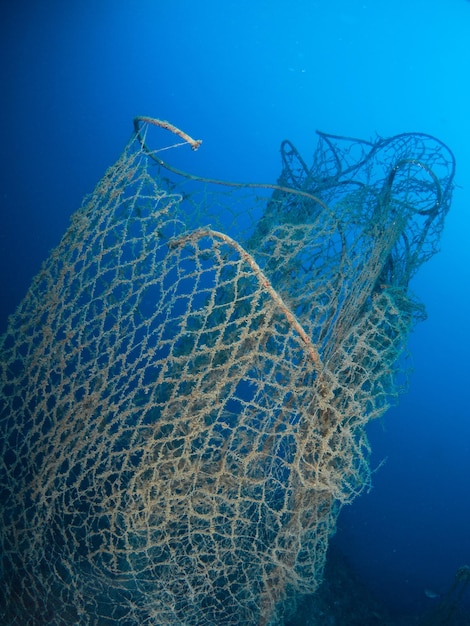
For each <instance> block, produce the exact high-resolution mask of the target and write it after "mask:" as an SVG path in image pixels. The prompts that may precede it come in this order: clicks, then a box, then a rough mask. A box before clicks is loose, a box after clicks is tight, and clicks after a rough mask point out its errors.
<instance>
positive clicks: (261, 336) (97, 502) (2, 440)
mask: <svg viewBox="0 0 470 626" xmlns="http://www.w3.org/2000/svg"><path fill="white" fill-rule="evenodd" d="M162 126H163V127H164V128H166V129H167V130H172V131H174V132H177V133H178V134H179V135H180V136H181V137H182V139H183V140H184V141H185V142H188V143H189V144H190V145H191V146H192V147H193V148H197V147H198V145H199V142H194V141H193V140H192V139H191V138H190V137H188V136H187V135H185V134H184V133H181V131H178V130H177V129H175V128H174V127H172V126H171V125H170V124H168V123H162V122H158V121H156V120H150V119H147V118H138V119H136V122H135V127H136V128H135V133H134V134H133V137H132V138H131V141H130V142H129V144H128V146H127V147H126V149H125V150H124V153H123V154H122V156H121V157H120V158H119V160H118V161H117V162H116V164H115V165H113V166H112V167H111V168H110V169H109V170H108V171H107V172H106V174H105V175H104V177H103V179H102V180H101V181H100V182H99V184H98V186H97V188H96V190H95V191H94V193H93V194H92V195H91V196H90V197H89V198H87V199H86V201H85V202H84V204H83V206H82V208H81V209H79V210H78V211H77V212H76V213H75V214H74V215H73V217H72V223H71V225H70V227H69V229H68V230H67V232H66V233H65V235H64V237H63V239H62V241H61V242H60V244H59V246H58V247H57V248H56V249H55V250H54V251H53V252H52V253H51V255H50V257H49V259H48V260H47V261H46V262H45V264H44V265H43V267H42V269H41V271H40V273H39V274H38V275H37V276H36V278H35V279H34V281H33V284H32V286H31V288H30V289H29V291H28V293H27V295H26V297H25V299H24V300H23V302H22V303H21V305H20V306H19V308H18V309H17V311H16V313H15V314H14V315H13V316H12V317H11V318H10V320H9V326H8V330H7V332H6V334H5V335H4V336H3V338H2V339H1V344H0V350H1V364H0V377H1V391H0V403H1V404H0V411H1V413H0V417H1V422H0V424H1V428H0V446H1V447H2V456H1V459H2V460H1V462H0V476H1V481H0V485H1V491H2V493H1V502H2V511H1V518H0V522H1V534H0V537H1V548H2V563H1V571H0V573H1V581H0V598H1V609H0V616H1V621H2V623H3V624H21V625H23V626H24V625H26V624H31V625H32V624H34V625H40V624H54V625H65V624H73V625H75V624H82V625H85V624H96V625H111V624H119V625H120V626H131V625H139V626H141V625H145V624H152V625H161V624H184V625H195V624H200V625H208V626H210V625H217V626H220V625H223V626H226V625H227V626H228V625H245V624H271V623H279V622H281V621H282V619H283V616H284V615H285V614H286V611H287V610H289V608H291V607H292V606H294V604H295V598H296V597H299V595H301V594H304V593H310V592H313V591H315V589H316V588H317V586H318V584H319V583H320V582H321V578H322V572H323V566H324V563H325V558H326V549H327V545H328V538H329V536H330V535H331V534H332V532H334V528H335V521H336V518H337V515H338V513H339V510H340V508H341V505H342V504H343V503H345V502H350V501H351V500H352V499H353V498H354V496H356V495H357V494H358V493H359V492H360V491H361V490H362V489H363V488H364V486H367V485H368V484H369V465H368V452H369V448H368V442H367V438H366V434H365V425H366V423H367V422H368V421H369V420H370V419H373V418H376V417H378V416H380V415H382V414H383V412H384V411H385V410H386V409H387V407H388V406H389V404H390V403H391V402H392V401H393V400H394V398H395V397H396V396H397V394H398V392H399V391H400V389H401V387H402V384H403V383H404V380H403V378H404V377H403V376H402V374H401V372H402V371H403V359H402V358H400V355H402V352H403V349H404V344H405V341H406V338H407V335H408V332H409V330H410V328H411V326H412V324H413V322H414V321H415V320H416V319H419V318H421V317H422V316H423V308H422V306H421V305H420V304H419V303H417V302H416V301H415V300H414V299H413V298H412V297H411V296H410V295H409V293H408V282H409V279H410V277H411V276H412V275H413V273H414V272H415V271H416V269H417V268H418V267H419V265H420V264H421V263H422V262H423V261H425V260H427V259H428V258H429V256H430V255H431V254H432V253H433V252H434V251H435V248H436V244H437V240H438V237H439V234H440V231H441V228H442V225H443V218H444V216H445V214H446V212H447V210H448V207H449V203H450V195H451V188H452V177H453V172H454V162H453V157H452V155H451V153H450V152H449V151H448V150H447V148H446V147H445V146H444V145H443V144H441V143H440V142H439V141H437V140H435V139H434V138H432V137H429V136H427V135H416V134H415V135H399V136H397V137H394V138H391V139H387V140H383V139H379V140H377V141H376V142H375V143H369V142H364V141H358V140H353V139H347V138H339V137H333V136H331V135H324V134H320V135H319V137H320V139H319V143H318V147H317V149H316V152H315V155H314V160H313V166H312V167H311V168H309V167H307V165H306V164H305V162H304V161H303V160H302V158H301V157H300V156H299V155H298V153H297V151H296V150H295V148H294V147H293V146H292V144H290V143H289V142H284V143H283V145H282V149H281V152H282V157H283V170H282V174H281V177H280V179H279V185H277V186H276V185H265V186H261V185H253V184H251V185H230V186H223V185H220V184H219V183H217V182H216V181H207V180H204V179H198V178H196V177H191V176H183V175H181V173H178V172H177V171H176V170H174V169H172V168H169V167H167V166H166V165H165V164H164V163H163V161H161V160H160V157H161V153H159V152H158V151H155V152H151V150H150V147H151V136H150V133H154V132H155V133H162V132H164V131H162V130H161V127H162ZM182 149H184V148H182ZM186 149H187V148H186ZM165 154H167V153H165Z"/></svg>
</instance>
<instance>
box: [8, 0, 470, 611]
mask: <svg viewBox="0 0 470 626" xmlns="http://www.w3.org/2000/svg"><path fill="white" fill-rule="evenodd" d="M1 12H2V15H1V19H0V46H1V59H2V62H1V65H0V71H1V78H0V81H1V82H0V84H1V93H2V96H1V115H0V129H1V138H2V142H1V148H0V157H1V169H0V179H1V180H0V183H1V187H0V220H1V221H0V224H1V226H0V268H1V270H0V330H1V331H2V332H3V330H4V329H5V327H6V319H7V316H8V314H9V313H11V312H13V311H14V309H15V307H16V306H17V304H18V303H19V302H20V300H21V298H22V297H23V295H24V294H25V292H26V290H27V288H28V286H29V283H30V281H31V279H32V277H33V276H34V275H35V274H36V272H37V271H38V269H39V267H40V264H41V262H42V261H43V260H44V259H45V258H46V257H47V255H48V253H49V251H50V250H51V248H52V247H53V246H55V245H56V244H57V243H58V241H59V239H60V237H61V236H62V234H63V232H64V231H65V229H66V227H67V225H68V222H69V218H70V216H71V214H72V213H73V212H74V210H75V209H77V208H78V207H79V206H80V204H81V201H82V198H83V196H84V195H85V194H87V193H89V192H91V191H92V189H93V187H94V185H95V184H96V182H97V181H98V180H99V179H100V178H101V176H102V175H103V174H104V171H105V169H106V168H107V167H108V166H109V165H111V164H112V163H113V162H114V161H115V159H116V158H117V157H118V156H119V154H120V152H121V150H122V149H123V147H124V145H125V144H126V142H127V140H128V138H129V136H130V134H131V131H132V119H133V117H134V116H135V115H151V116H156V117H159V118H162V119H168V120H170V121H171V122H173V123H174V124H177V125H178V126H179V127H181V128H183V129H184V130H186V131H187V132H188V133H189V134H191V135H192V136H193V137H195V138H201V139H203V145H202V147H201V149H200V150H199V151H198V152H197V153H194V155H190V158H191V159H193V160H192V161H191V160H188V162H187V163H186V167H187V169H191V170H192V171H194V172H197V173H199V174H203V175H206V176H210V177H218V178H223V179H230V180H244V181H262V182H275V181H276V178H277V176H278V174H279V173H280V169H281V163H280V158H279V145H280V143H281V141H282V140H283V139H285V138H288V139H290V140H291V141H292V142H293V143H294V144H295V145H296V147H297V148H298V150H299V152H300V153H301V154H302V155H303V156H304V158H305V159H306V161H307V162H308V163H310V161H311V155H312V153H313V150H314V147H315V142H316V138H315V129H320V130H323V131H325V132H330V133H334V134H338V135H348V136H353V137H359V138H364V139H370V138H373V137H374V136H375V135H376V134H379V135H380V136H382V137H387V136H391V135H393V134H396V133H401V132H408V131H409V132H411V131H417V132H424V133H430V134H432V135H435V136H436V137H438V138H439V139H441V140H442V141H444V142H445V143H446V144H447V145H448V146H449V147H450V148H451V149H452V151H453V152H454V154H455V157H456V161H457V176H456V183H457V187H456V189H455V191H454V201H453V206H452V208H451V211H450V213H449V215H448V218H447V222H446V227H445V231H444V235H443V238H442V242H441V252H440V253H439V254H438V255H436V256H435V257H434V258H433V259H432V260H431V261H430V262H429V263H427V264H426V265H425V266H423V268H421V270H420V272H419V274H418V275H417V277H416V278H415V279H414V280H413V283H412V289H413V291H414V292H415V293H416V294H417V296H418V297H419V298H420V299H421V300H422V301H423V302H424V303H425V305H426V308H427V312H428V319H427V320H426V321H425V322H424V323H423V324H420V325H419V326H417V328H416V330H415V331H414V333H413V335H412V337H411V340H410V349H411V352H412V355H413V364H414V372H413V374H412V377H411V381H410V390H409V392H408V393H407V395H405V396H403V397H402V398H401V401H400V403H399V405H398V406H397V407H395V408H393V409H392V410H390V411H389V412H388V413H387V415H386V416H385V417H384V418H383V419H382V420H381V421H380V422H378V423H373V424H372V425H371V427H370V437H371V442H372V447H373V458H372V462H373V465H375V466H378V465H379V464H380V462H381V460H382V459H384V458H385V457H386V458H387V461H386V463H385V464H384V465H383V466H381V467H380V469H378V471H377V472H376V473H375V474H374V480H373V490H372V491H371V492H370V493H369V494H367V495H363V496H362V497H361V498H359V499H358V500H356V501H355V502H354V503H353V505H352V506H349V507H346V508H345V509H344V510H343V511H342V513H341V516H340V520H339V526H338V533H337V535H336V537H335V539H334V541H335V543H336V545H337V546H338V547H339V548H340V549H341V550H342V551H343V553H344V554H345V555H346V556H347V558H348V560H349V562H350V563H351V565H352V567H353V568H354V570H355V571H356V572H357V575H358V576H359V577H360V578H361V580H362V581H364V583H365V584H366V585H367V586H369V587H370V589H371V590H372V591H373V592H374V593H375V594H376V595H377V596H378V597H379V598H380V599H381V600H382V601H383V602H384V603H386V604H387V606H388V607H389V609H390V610H391V611H392V612H398V613H399V612H412V611H422V610H425V609H426V608H428V607H430V606H431V604H430V603H432V602H433V599H432V598H429V597H428V595H429V594H428V595H426V594H425V590H426V589H428V590H431V591H433V592H435V593H436V594H442V593H443V592H445V590H446V589H447V588H448V587H449V586H450V585H451V583H452V580H453V577H454V574H455V572H456V570H457V568H458V567H459V566H461V565H464V564H467V565H470V532H469V529H470V408H469V402H468V396H467V394H468V392H469V385H470V383H469V375H470V368H469V353H470V330H469V327H470V325H469V321H468V320H470V245H469V243H468V241H469V236H470V217H469V208H470V187H469V185H470V2H468V1H466V0H431V1H427V2H426V1H424V0H395V2H386V1H385V0H328V1H327V0H318V1H313V0H308V1H307V0H290V1H287V0H286V1H282V0H270V1H269V2H267V1H264V0H263V1H262V0H250V1H248V0H239V1H237V2H232V1H230V0H226V1H224V2H215V1H214V0H199V1H198V2H189V1H188V0H180V1H178V0H172V1H171V2H170V1H168V2H166V1H164V0H159V1H156V0H154V1H150V0H147V1H139V0H135V1H130V0H129V1H128V2H125V1H122V0H113V2H111V1H108V0H98V1H94V2H92V1H91V0H85V1H82V2H75V1H73V0H72V1H70V2H60V1H58V0H44V1H42V2H33V1H29V2H25V1H21V0H20V1H18V2H7V3H4V4H3V8H2V10H1Z"/></svg>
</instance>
